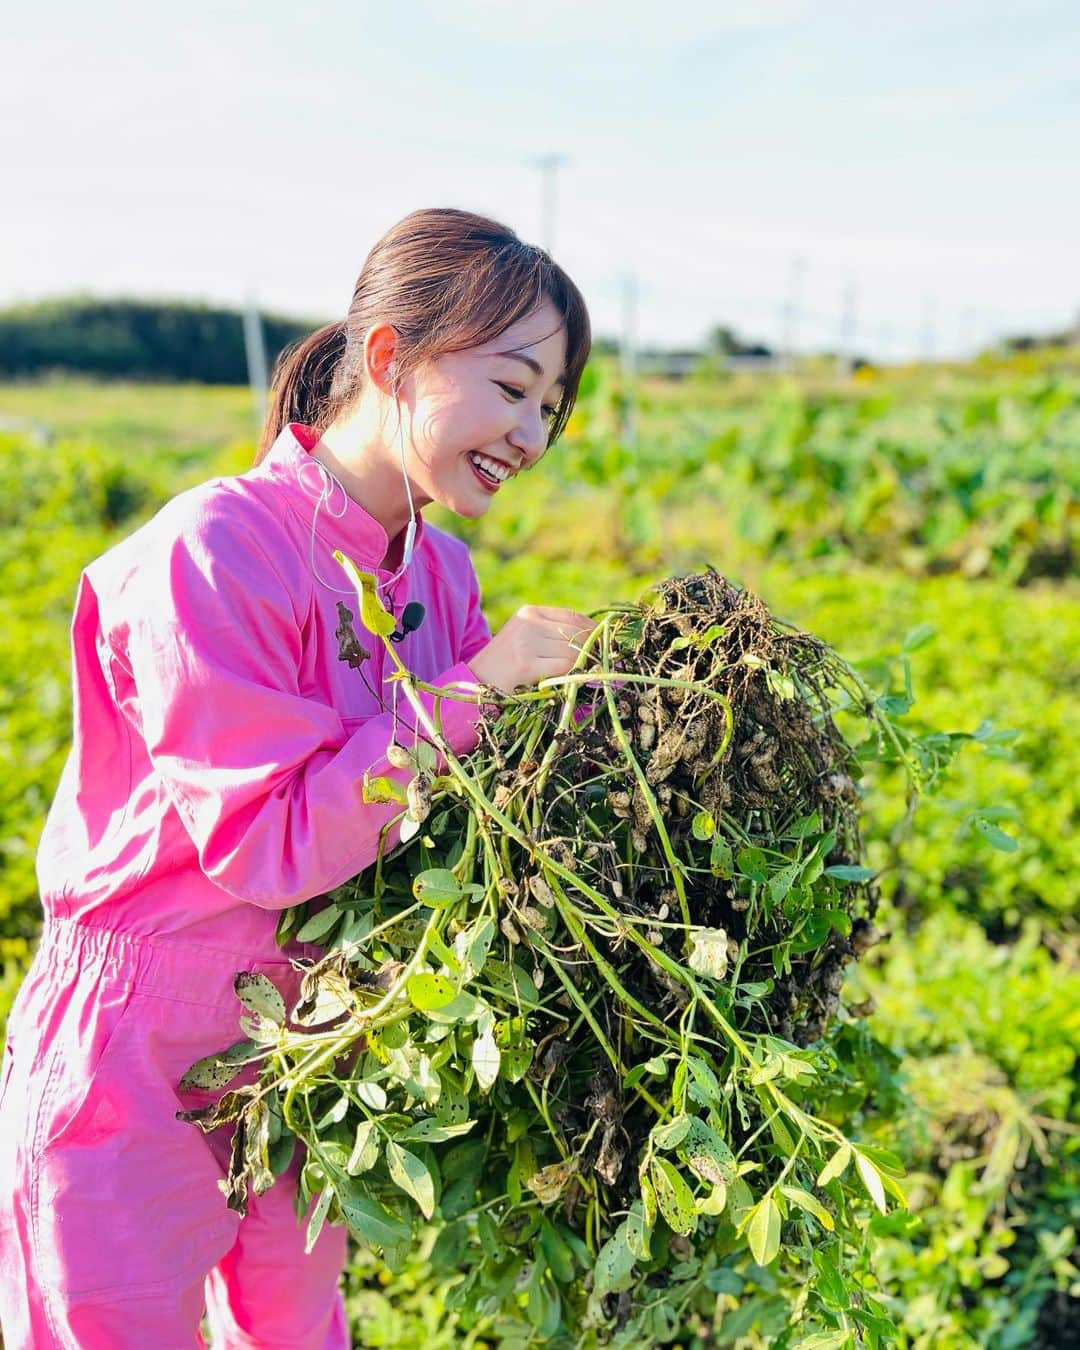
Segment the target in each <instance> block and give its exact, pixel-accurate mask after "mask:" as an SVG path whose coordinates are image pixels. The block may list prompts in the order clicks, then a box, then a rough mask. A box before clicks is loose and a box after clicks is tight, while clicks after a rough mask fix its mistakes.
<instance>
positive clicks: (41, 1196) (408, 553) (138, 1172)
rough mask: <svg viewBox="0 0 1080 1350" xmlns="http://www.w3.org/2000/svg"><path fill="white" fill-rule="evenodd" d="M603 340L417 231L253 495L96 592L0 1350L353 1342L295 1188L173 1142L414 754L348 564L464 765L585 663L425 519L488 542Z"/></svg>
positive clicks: (221, 487) (32, 998)
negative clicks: (289, 931) (369, 591)
mask: <svg viewBox="0 0 1080 1350" xmlns="http://www.w3.org/2000/svg"><path fill="white" fill-rule="evenodd" d="M589 342H590V336H589V321H588V315H587V312H586V309H585V305H584V302H583V300H582V298H581V296H580V294H579V292H578V290H577V288H576V287H575V286H574V284H573V283H572V282H571V281H570V279H569V278H568V277H567V276H566V275H565V273H563V272H562V270H561V269H560V268H559V267H557V266H556V265H555V264H554V263H553V262H552V261H551V260H550V258H548V257H547V255H546V254H544V253H543V252H541V251H540V250H539V249H536V248H533V247H531V246H529V245H526V244H523V243H522V242H521V241H520V240H518V239H517V237H516V236H515V235H514V234H513V233H512V232H511V231H510V230H508V229H506V228H505V227H504V226H501V225H499V224H497V223H495V222H493V221H490V220H486V219H483V218H481V217H478V216H474V215H471V214H469V213H466V212H461V211H451V210H431V211H418V212H415V213H413V214H412V215H410V216H408V217H406V218H405V219H404V220H403V221H401V222H400V223H399V224H398V225H396V226H395V227H394V228H393V229H391V230H390V231H389V232H388V233H387V234H386V235H385V236H384V237H383V238H382V239H381V240H380V241H379V242H378V243H377V244H376V245H375V247H374V248H373V249H372V251H371V254H370V255H369V257H368V259H367V260H366V262H365V264H364V267H363V270H362V271H361V274H360V277H359V280H358V282H357V285H356V290H355V293H354V296H353V301H352V305H351V306H350V309H349V313H348V316H347V318H346V319H345V320H344V322H343V323H340V324H334V325H330V326H329V327H327V328H324V329H322V330H320V331H319V332H317V333H315V334H313V335H312V336H311V337H310V338H309V339H308V340H307V341H306V342H304V343H303V344H302V345H301V346H300V347H299V348H298V349H297V350H296V351H294V352H293V353H292V354H291V355H290V356H289V357H288V358H287V359H286V360H285V361H284V362H283V363H282V365H281V367H280V369H279V371H278V376H277V380H276V383H275V390H274V396H273V406H272V408H271V411H270V413H269V416H268V418H267V423H266V427H265V429H264V434H263V437H262V441H261V444H260V452H259V457H258V461H257V464H256V467H255V468H253V469H252V470H249V471H248V472H247V473H246V474H243V475H241V476H239V477H238V478H234V479H224V480H217V481H214V482H211V483H207V484H205V485H203V486H202V487H200V488H196V489H194V490H192V491H190V492H187V493H184V494H182V495H181V496H179V497H178V498H176V499H175V500H174V501H172V502H171V503H169V504H168V505H167V506H166V507H165V508H164V509H163V510H162V511H161V512H160V513H159V514H158V515H157V516H155V517H154V519H153V520H151V521H150V522H148V523H147V524H146V525H144V526H143V527H142V528H141V529H140V530H138V531H136V532H135V533H134V534H133V535H132V536H131V537H130V538H129V539H127V540H125V541H124V542H123V543H121V544H119V545H117V546H116V547H115V548H113V549H111V550H110V551H109V552H108V553H106V554H105V555H103V556H102V557H101V558H99V559H97V560H96V561H95V562H94V563H92V564H91V565H90V566H89V567H88V568H87V569H86V572H85V573H84V575H83V578H82V582H81V585H80V589H79V594H78V599H77V602H76V610H75V618H74V623H73V627H72V654H73V667H74V742H73V747H72V751H71V755H70V758H69V760H68V763H67V766H66V768H65V771H64V774H63V777H62V780H61V783H60V786H59V789H58V791H57V795H56V799H55V801H54V803H53V806H52V809H51V811H50V814H49V818H48V821H47V823H46V827H45V832H44V835H43V838H42V842H41V848H40V853H39V859H38V874H39V882H40V888H41V896H42V904H43V907H44V910H45V923H44V929H43V935H42V939H41V944H40V947H39V950H38V953H37V955H36V957H35V960H34V963H33V966H32V968H31V970H30V973H29V975H28V976H27V979H26V981H25V983H24V985H23V988H22V989H21V991H20V993H19V997H18V999H17V1001H16V1006H15V1008H14V1010H13V1012H12V1016H11V1019H10V1022H9V1043H8V1062H7V1063H6V1065H5V1080H4V1081H5V1086H4V1088H3V1091H4V1097H3V1101H2V1104H0V1130H2V1133H0V1321H2V1326H3V1333H4V1344H5V1346H6V1347H7V1348H8V1350H16V1348H17V1347H26V1346H33V1347H42V1346H52V1345H56V1346H78V1347H84V1348H85V1347H95V1348H96V1347H102V1350H104V1348H105V1347H108V1348H109V1350H120V1348H121V1347H128V1346H130V1347H133V1348H134V1347H139V1350H146V1347H155V1348H156V1347H172V1346H177V1347H180V1346H189V1345H192V1344H198V1343H200V1342H199V1332H198V1327H199V1321H200V1317H201V1315H202V1314H203V1311H204V1306H205V1312H206V1316H207V1319H208V1322H209V1324H210V1326H211V1328H212V1330H213V1333H214V1343H215V1344H218V1345H223V1346H241V1345H243V1346H283V1347H284V1346H288V1347H290V1350H298V1348H299V1347H309V1346H310V1347H344V1346H347V1345H349V1344H350V1341H349V1335H348V1329H347V1326H346V1323H345V1317H344V1309H343V1306H342V1303H341V1298H340V1295H339V1293H338V1278H339V1275H340V1272H341V1266H342V1262H343V1259H344V1250H345V1248H344V1233H343V1231H342V1230H341V1229H340V1228H324V1229H323V1231H322V1234H321V1235H320V1237H319V1239H318V1241H317V1243H316V1244H315V1246H314V1248H313V1250H312V1252H311V1253H310V1254H308V1255H305V1254H304V1250H303V1248H304V1230H303V1225H302V1223H299V1222H298V1220H297V1216H296V1214H295V1211H294V1195H293V1192H294V1187H293V1184H292V1183H293V1181H294V1179H295V1173H294V1172H290V1173H288V1174H286V1176H285V1177H284V1178H283V1179H282V1181H281V1182H279V1183H278V1184H277V1185H275V1186H274V1187H273V1188H272V1189H271V1190H270V1191H268V1192H267V1193H266V1194H265V1195H263V1196H261V1197H256V1198H254V1199H253V1200H252V1201H251V1204H250V1207H249V1211H248V1213H247V1215H246V1216H245V1217H244V1218H243V1219H240V1218H239V1217H238V1216H237V1215H235V1214H233V1213H232V1212H230V1211H229V1210H227V1209H226V1207H225V1204H224V1201H223V1199H222V1196H221V1194H220V1192H219V1189H218V1185H217V1183H218V1182H219V1181H220V1180H221V1178H222V1176H223V1175H224V1173H225V1171H226V1168H227V1156H226V1154H227V1149H228V1140H226V1139H219V1138H218V1137H217V1136H216V1135H212V1136H204V1135H202V1134H201V1133H199V1132H198V1131H196V1130H195V1129H193V1128H192V1127H191V1126H190V1125H186V1124H181V1123H179V1122H178V1121H177V1120H176V1118H175V1114H176V1111H177V1110H178V1109H180V1108H182V1107H191V1106H192V1105H197V1104H198V1099H197V1095H196V1096H195V1097H194V1098H193V1096H191V1095H186V1096H185V1097H184V1098H180V1097H179V1096H178V1095H177V1087H176V1085H177V1083H178V1081H179V1079H180V1077H181V1075H182V1074H183V1072H184V1070H185V1069H186V1068H187V1067H188V1066H189V1065H190V1064H191V1063H192V1062H193V1061H194V1060H196V1059H198V1058H200V1057H202V1056H203V1055H205V1054H207V1053H210V1052H212V1051H215V1050H217V1049H220V1048H221V1047H222V1046H223V1045H225V1044H227V1043H229V1042H230V1041H231V1040H233V1039H235V1036H236V1017H237V1003H236V1000H235V997H234V995H233V992H232V984H233V979H234V976H235V974H236V973H237V971H240V970H250V971H261V972H263V973H264V974H266V975H268V976H269V978H270V979H271V980H273V981H274V982H275V983H276V984H277V985H278V987H279V988H281V989H282V990H283V992H285V994H286V997H287V998H288V997H289V996H290V994H291V993H292V992H293V990H294V989H295V980H296V976H295V973H294V972H293V970H292V967H291V966H290V964H289V960H288V958H289V957H290V956H297V955H305V954H309V953H308V952H307V949H304V948H299V947H296V946H293V947H291V948H288V949H286V950H285V951H282V950H280V949H279V948H278V947H277V946H276V944H275V941H274V929H275V923H276V918H277V912H278V911H280V910H281V909H282V908H283V907H285V906H288V905H292V904H296V903H298V902H299V901H302V900H305V899H308V898H310V897H311V896H315V895H319V894H321V893H322V892H324V891H326V890H328V889H331V888H332V887H334V886H336V885H338V884H340V883H341V882H342V881H344V880H346V879H347V878H348V877H350V876H352V875H354V874H355V873H356V872H358V871H359V870H361V869H362V868H363V867H364V866H366V865H367V864H368V863H369V862H370V861H372V859H373V858H374V856H375V853H376V849H377V846H378V839H379V834H380V831H381V830H382V829H383V827H384V826H385V825H386V823H387V821H388V819H389V818H390V816H391V815H392V814H393V812H394V808H393V807H387V806H378V805H371V804H365V803H364V802H363V799H362V787H363V779H364V774H365V772H366V771H371V772H372V773H375V774H388V775H391V776H398V777H404V776H405V775H404V774H402V773H401V772H400V771H398V770H395V769H393V768H391V767H390V765H389V764H388V762H387V760H386V758H385V752H386V750H387V747H388V746H389V744H390V743H391V741H392V740H393V739H395V738H396V739H397V740H398V741H408V740H409V739H410V738H411V737H412V736H414V735H415V734H416V733H415V728H414V727H413V725H412V722H411V719H410V718H409V717H408V716H407V715H406V714H405V710H404V709H399V710H397V715H396V714H395V710H394V708H393V706H392V704H393V693H392V689H391V687H390V686H389V685H384V683H383V677H384V675H385V674H387V673H388V672H387V670H386V663H385V662H384V660H383V656H384V652H383V650H382V647H381V644H377V643H376V642H375V641H374V640H370V639H367V635H366V634H365V633H364V632H363V629H362V628H358V634H357V635H358V638H359V642H360V643H364V644H365V645H366V646H367V647H368V648H369V649H370V651H369V652H368V653H367V654H366V655H362V654H361V651H360V649H359V645H358V643H357V642H356V641H354V640H353V634H352V632H350V628H351V615H352V614H353V613H354V612H355V611H356V609H357V608H358V606H357V604H356V598H355V593H354V592H353V591H352V589H351V587H350V586H349V584H348V581H347V578H346V577H345V575H344V573H343V572H342V571H341V570H340V568H339V567H338V566H337V565H336V563H335V562H334V560H333V553H334V551H335V550H341V552H343V553H345V554H347V555H348V556H349V557H351V558H352V559H353V560H354V561H355V562H356V563H357V564H358V565H359V566H360V567H361V568H362V569H365V570H369V571H372V572H373V573H374V574H375V575H376V578H377V580H378V584H379V589H380V595H381V597H382V599H383V601H384V603H385V604H387V605H388V606H389V607H390V608H392V610H393V611H394V613H395V615H396V616H397V618H398V623H399V629H398V634H397V638H398V640H399V641H400V648H399V650H400V651H401V653H402V657H403V659H404V661H405V663H406V664H407V665H408V667H409V668H410V669H411V670H412V671H413V673H414V674H415V675H417V676H418V677H420V678H421V679H422V680H424V681H425V682H427V683H429V684H431V685H434V686H437V687H439V688H442V689H444V690H446V696H445V697H442V698H439V699H438V703H439V710H440V716H441V720H442V727H443V730H444V733H445V736H446V738H447V741H448V742H449V744H450V745H451V747H452V748H453V750H454V751H455V752H456V753H464V752H467V751H468V750H469V749H471V748H472V746H473V745H474V743H475V738H476V731H475V725H476V721H477V717H478V713H479V709H478V703H477V697H476V694H477V687H478V686H483V685H487V686H491V687H494V688H497V689H501V690H510V689H513V688H515V687H517V686H520V685H524V684H529V683H531V682H533V681H535V680H537V679H539V678H542V677H544V676H550V675H558V674H562V673H564V672H565V671H566V670H568V669H569V668H570V667H571V665H572V664H573V662H574V659H575V657H576V654H577V649H576V646H575V643H576V642H578V641H580V637H581V636H582V634H583V633H584V631H586V630H587V629H588V628H589V627H590V623H589V620H588V619H587V618H586V617H585V616H584V615H581V614H578V613H575V612H574V611H571V610H563V609H552V608H544V607H533V606H527V607H525V608H523V609H521V610H519V611H518V613H517V614H516V615H515V616H514V617H513V618H512V619H511V620H510V621H509V622H508V623H507V624H506V625H505V627H504V628H503V629H502V630H501V631H500V632H499V633H498V635H497V636H496V637H494V638H492V637H491V636H490V633H489V631H488V628H487V625H486V623H485V621H484V618H483V615H482V613H481V610H480V604H479V593H478V587H477V582H476V577H475V573H474V571H473V568H472V565H471V562H470V560H469V557H468V553H467V551H466V549H465V547H464V545H463V544H461V543H460V542H459V541H457V540H455V539H453V538H451V537H450V536H449V535H446V534H443V533H441V532H440V531H438V530H436V529H434V528H433V527H431V526H429V525H427V524H425V523H424V522H423V521H422V519H421V517H420V512H421V510H422V508H423V507H424V506H425V505H426V504H427V503H429V502H438V503H440V504H441V505H443V506H446V507H448V508H450V509H451V510H453V511H455V512H456V513H458V514H459V515H462V516H468V517H475V516H479V515H481V514H482V513H483V512H484V511H486V510H487V508H488V506H489V505H490V503H491V501H492V499H493V497H494V496H496V495H497V494H498V493H499V492H505V491H513V483H512V480H513V478H514V476H515V475H516V474H517V473H519V472H521V471H522V470H524V469H526V468H530V467H531V466H532V465H533V464H535V463H536V461H537V460H538V459H539V458H540V457H541V456H542V455H543V453H544V451H545V450H546V449H547V448H548V446H549V445H550V444H551V443H552V442H553V441H554V440H555V438H556V437H557V435H558V434H559V432H560V431H561V430H562V428H563V427H564V426H565V423H566V419H567V417H568V416H569V413H570V410H571V408H572V407H573V403H574V399H575V396H576V393H577V388H578V382H579V379H580V376H581V373H582V370H583V368H584V365H585V361H586V359H587V357H588V352H589ZM342 607H344V608H342ZM407 607H408V609H407ZM345 611H349V612H348V614H347V613H346V612H345ZM418 621H419V622H418ZM345 658H348V659H345ZM454 695H456V697H454ZM426 697H427V699H428V704H429V707H431V706H432V705H433V702H434V700H435V698H436V696H435V695H428V696H426Z"/></svg>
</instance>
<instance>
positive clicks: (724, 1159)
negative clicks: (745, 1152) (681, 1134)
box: [678, 1116, 736, 1186]
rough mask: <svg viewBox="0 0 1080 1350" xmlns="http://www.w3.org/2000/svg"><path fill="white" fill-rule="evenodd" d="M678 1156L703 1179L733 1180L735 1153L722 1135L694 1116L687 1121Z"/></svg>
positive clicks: (726, 1182) (729, 1182) (717, 1181)
mask: <svg viewBox="0 0 1080 1350" xmlns="http://www.w3.org/2000/svg"><path fill="white" fill-rule="evenodd" d="M678 1153H679V1157H680V1158H682V1160H683V1161H684V1162H685V1163H686V1165H687V1167H689V1168H690V1170H691V1171H692V1172H693V1173H694V1174H695V1176H698V1177H700V1178H701V1180H702V1181H709V1182H712V1183H713V1184H714V1185H725V1186H728V1185H730V1184H731V1182H732V1181H734V1180H735V1168H736V1162H735V1155H734V1153H732V1151H731V1149H730V1148H729V1147H728V1145H727V1144H726V1143H725V1141H724V1140H723V1139H721V1138H720V1136H719V1135H718V1134H717V1133H716V1131H715V1130H713V1129H712V1128H711V1127H710V1126H709V1125H707V1124H706V1123H705V1122H704V1121H703V1120H699V1119H698V1118H697V1117H696V1116H695V1117H693V1118H692V1119H691V1121H690V1128H689V1130H688V1131H687V1134H686V1138H685V1139H684V1140H683V1142H682V1144H681V1145H680V1147H679V1150H678Z"/></svg>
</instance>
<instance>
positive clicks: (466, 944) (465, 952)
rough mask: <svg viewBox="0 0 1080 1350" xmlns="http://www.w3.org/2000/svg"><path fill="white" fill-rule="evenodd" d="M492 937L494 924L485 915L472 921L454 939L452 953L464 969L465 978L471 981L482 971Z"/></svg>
mask: <svg viewBox="0 0 1080 1350" xmlns="http://www.w3.org/2000/svg"><path fill="white" fill-rule="evenodd" d="M494 936H495V924H494V922H493V920H492V919H491V918H490V917H489V916H488V915H486V914H485V915H484V916H483V917H482V918H479V919H474V920H473V922H472V923H471V924H469V926H468V927H467V928H465V929H463V930H462V931H461V932H460V933H458V935H457V937H456V938H454V951H455V952H456V953H457V957H458V960H459V961H460V962H461V963H462V965H463V967H464V968H465V972H466V978H468V979H472V978H473V977H474V976H476V975H479V974H480V972H481V971H482V970H483V969H484V965H485V963H486V961H487V958H488V952H489V951H490V950H491V942H492V939H493V938H494Z"/></svg>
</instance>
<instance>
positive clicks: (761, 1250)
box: [746, 1195, 780, 1266]
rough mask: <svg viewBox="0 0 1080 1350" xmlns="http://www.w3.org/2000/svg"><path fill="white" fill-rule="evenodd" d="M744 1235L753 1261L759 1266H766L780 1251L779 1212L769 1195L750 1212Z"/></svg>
mask: <svg viewBox="0 0 1080 1350" xmlns="http://www.w3.org/2000/svg"><path fill="white" fill-rule="evenodd" d="M746 1235H747V1239H748V1240H749V1243H750V1252H751V1255H752V1256H753V1258H754V1260H755V1261H756V1262H757V1263H758V1265H759V1266H767V1265H768V1264H769V1262H770V1261H771V1260H772V1259H773V1257H774V1256H775V1255H776V1253H777V1252H778V1251H779V1250H780V1211H779V1209H778V1208H777V1206H776V1201H775V1200H774V1199H773V1198H772V1196H771V1195H767V1196H766V1197H765V1198H764V1200H759V1201H758V1203H757V1204H756V1205H755V1206H754V1208H753V1209H752V1210H751V1211H750V1222H749V1223H748V1225H747V1229H746Z"/></svg>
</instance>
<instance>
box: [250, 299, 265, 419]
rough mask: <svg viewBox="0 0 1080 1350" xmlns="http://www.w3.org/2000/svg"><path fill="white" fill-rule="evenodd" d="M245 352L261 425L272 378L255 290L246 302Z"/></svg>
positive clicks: (252, 398)
mask: <svg viewBox="0 0 1080 1350" xmlns="http://www.w3.org/2000/svg"><path fill="white" fill-rule="evenodd" d="M244 354H245V355H246V357H247V370H248V384H249V385H250V386H251V401H252V404H253V405H254V408H255V421H256V424H257V425H258V426H259V427H261V426H262V424H263V421H264V420H265V418H266V396H267V390H268V389H269V386H270V379H269V375H268V372H267V363H266V343H265V342H264V341H263V327H262V320H261V319H260V318H259V307H258V305H257V304H256V302H255V293H254V291H248V294H247V299H246V301H245V303H244Z"/></svg>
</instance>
